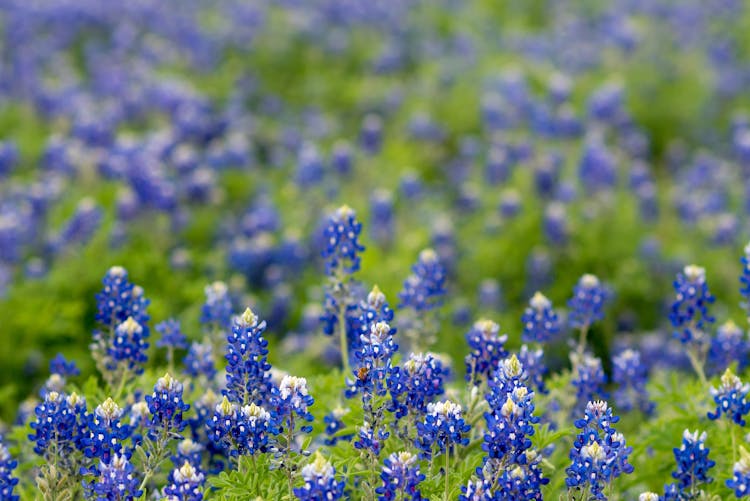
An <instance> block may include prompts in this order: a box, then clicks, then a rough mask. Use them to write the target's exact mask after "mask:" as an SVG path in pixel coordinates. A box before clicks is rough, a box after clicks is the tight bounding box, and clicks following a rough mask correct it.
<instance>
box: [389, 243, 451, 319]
mask: <svg viewBox="0 0 750 501" xmlns="http://www.w3.org/2000/svg"><path fill="white" fill-rule="evenodd" d="M445 278H446V274H445V268H443V265H442V264H440V260H439V259H438V255H437V253H436V252H435V251H434V250H432V249H425V250H423V251H422V252H420V254H419V260H418V261H417V263H416V264H415V265H414V266H413V267H412V274H411V275H409V276H408V277H407V279H406V281H405V282H404V288H403V289H402V290H401V292H400V293H399V295H398V297H399V299H400V300H401V303H400V306H401V307H403V308H411V309H413V310H414V311H417V312H421V311H427V310H432V309H434V308H437V307H439V306H440V305H442V304H443V296H445Z"/></svg>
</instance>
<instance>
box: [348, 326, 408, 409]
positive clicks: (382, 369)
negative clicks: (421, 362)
mask: <svg viewBox="0 0 750 501" xmlns="http://www.w3.org/2000/svg"><path fill="white" fill-rule="evenodd" d="M395 331H396V330H395V329H392V328H391V326H390V325H388V324H387V323H386V322H378V323H377V324H374V325H372V326H371V328H370V332H369V333H368V334H367V335H364V334H363V335H362V336H361V343H360V344H361V348H360V350H359V351H358V352H357V353H355V358H356V360H357V369H356V370H354V371H353V374H354V376H355V377H354V379H353V380H352V379H347V386H348V388H347V391H346V396H347V397H348V398H351V397H352V396H353V395H355V394H357V393H362V398H363V399H365V400H369V399H371V398H372V397H373V395H381V396H382V395H385V393H386V375H387V374H388V373H389V372H390V368H391V357H393V355H394V354H395V353H396V351H397V350H398V345H397V344H396V343H395V342H394V340H393V334H394V333H395Z"/></svg>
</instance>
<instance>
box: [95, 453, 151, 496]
mask: <svg viewBox="0 0 750 501" xmlns="http://www.w3.org/2000/svg"><path fill="white" fill-rule="evenodd" d="M92 473H95V474H96V473H98V478H97V479H95V480H93V481H92V482H85V481H84V484H83V485H84V489H85V491H86V492H85V494H86V498H87V499H97V500H99V501H127V500H133V499H136V498H139V497H141V495H142V494H143V491H141V490H140V488H139V487H140V483H141V482H140V480H139V479H138V477H137V476H136V475H135V468H133V465H132V464H131V463H130V460H129V459H128V456H127V455H125V454H123V455H120V454H115V455H114V456H113V457H112V460H111V461H108V462H106V463H105V462H104V461H102V462H100V463H99V468H98V469H92Z"/></svg>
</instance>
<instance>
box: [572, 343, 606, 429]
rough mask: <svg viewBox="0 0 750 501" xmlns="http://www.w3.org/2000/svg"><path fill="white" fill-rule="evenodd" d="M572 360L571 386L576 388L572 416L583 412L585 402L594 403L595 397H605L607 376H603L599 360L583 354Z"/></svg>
mask: <svg viewBox="0 0 750 501" xmlns="http://www.w3.org/2000/svg"><path fill="white" fill-rule="evenodd" d="M574 355H575V354H574ZM573 358H574V363H573V380H572V381H571V384H572V385H573V386H575V388H576V400H577V403H576V405H575V407H574V408H573V414H574V415H577V414H580V413H582V412H583V409H584V407H585V406H586V405H587V402H590V401H594V400H596V398H597V397H600V398H606V397H607V393H606V392H605V391H604V384H605V383H606V382H607V376H606V375H605V374H604V369H602V361H601V360H600V359H598V358H596V357H592V356H590V355H588V354H584V355H583V357H582V358H580V359H579V358H578V357H575V356H574V357H573ZM576 359H577V360H576Z"/></svg>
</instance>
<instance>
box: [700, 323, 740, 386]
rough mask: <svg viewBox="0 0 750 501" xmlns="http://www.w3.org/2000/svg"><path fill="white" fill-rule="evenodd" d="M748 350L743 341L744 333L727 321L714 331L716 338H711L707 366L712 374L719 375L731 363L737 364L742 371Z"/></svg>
mask: <svg viewBox="0 0 750 501" xmlns="http://www.w3.org/2000/svg"><path fill="white" fill-rule="evenodd" d="M748 350H750V344H749V343H748V342H747V341H746V340H745V333H744V332H743V330H742V329H741V328H740V327H739V326H738V325H737V324H735V323H734V322H732V321H731V320H728V321H726V322H725V323H723V324H722V325H721V326H720V327H719V328H718V329H717V330H716V337H714V338H711V347H710V348H709V350H708V365H709V367H710V368H711V370H712V372H713V373H720V372H722V371H724V370H725V369H727V368H728V367H729V366H730V365H732V363H733V362H739V369H740V370H742V369H744V368H745V366H746V365H747V361H746V357H747V353H748Z"/></svg>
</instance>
